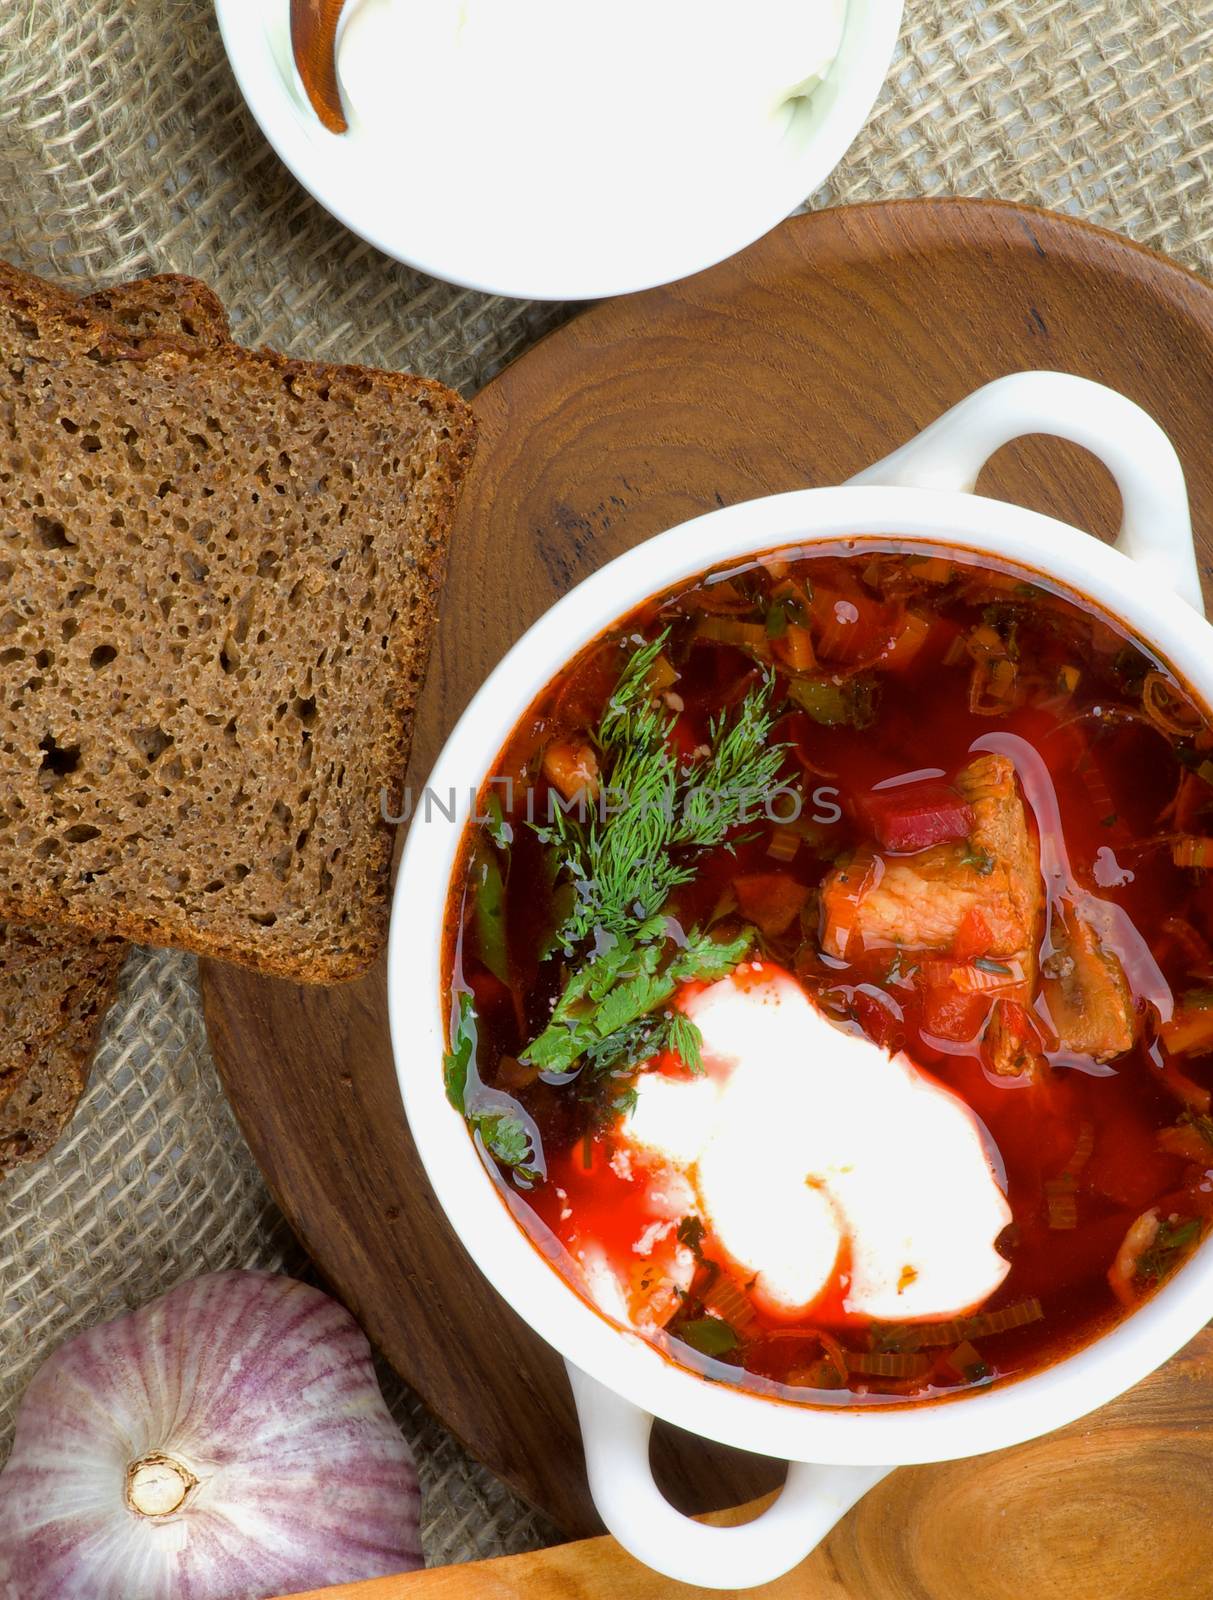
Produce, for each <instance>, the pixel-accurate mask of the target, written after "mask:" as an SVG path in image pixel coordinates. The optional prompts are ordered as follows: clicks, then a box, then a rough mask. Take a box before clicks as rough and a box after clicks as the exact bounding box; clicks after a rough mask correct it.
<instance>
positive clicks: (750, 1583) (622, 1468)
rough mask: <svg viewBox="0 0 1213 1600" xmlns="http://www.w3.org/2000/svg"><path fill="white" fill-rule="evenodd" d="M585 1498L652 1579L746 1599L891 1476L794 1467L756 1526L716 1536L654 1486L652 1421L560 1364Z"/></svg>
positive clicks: (871, 1470)
mask: <svg viewBox="0 0 1213 1600" xmlns="http://www.w3.org/2000/svg"><path fill="white" fill-rule="evenodd" d="M565 1365H566V1366H567V1367H568V1370H569V1381H570V1383H571V1384H572V1386H573V1398H574V1399H575V1400H576V1402H577V1414H578V1416H579V1417H580V1419H581V1432H582V1437H583V1438H584V1440H585V1463H586V1471H587V1473H588V1475H589V1480H590V1493H591V1494H592V1495H593V1497H594V1504H595V1505H596V1506H597V1508H598V1512H599V1515H600V1516H601V1517H602V1520H603V1522H604V1523H606V1526H607V1528H608V1530H609V1531H610V1532H611V1533H612V1534H614V1536H615V1538H616V1539H617V1540H618V1541H619V1543H620V1544H621V1545H622V1546H623V1548H624V1549H625V1550H627V1551H628V1552H629V1553H630V1554H631V1555H634V1556H635V1557H636V1559H637V1560H638V1561H643V1562H644V1564H645V1565H646V1566H648V1567H652V1568H653V1570H654V1571H655V1572H660V1573H662V1574H664V1576H665V1577H667V1578H675V1579H677V1580H679V1581H680V1582H682V1583H693V1584H698V1585H699V1587H700V1588H703V1589H749V1588H753V1587H754V1585H756V1584H760V1583H769V1582H770V1581H771V1579H773V1578H778V1577H779V1576H780V1575H781V1574H783V1573H785V1572H788V1571H789V1570H790V1569H791V1568H792V1567H794V1566H796V1565H797V1564H798V1563H799V1562H801V1561H803V1560H804V1558H805V1556H807V1555H808V1554H809V1552H810V1551H811V1550H813V1549H815V1548H816V1546H817V1545H818V1544H820V1542H821V1541H822V1539H824V1538H825V1536H826V1534H827V1533H829V1531H830V1529H831V1528H832V1527H833V1526H834V1524H835V1523H836V1522H837V1521H838V1520H839V1518H840V1517H842V1516H843V1515H844V1514H845V1513H846V1512H847V1511H849V1510H850V1509H851V1507H852V1506H853V1505H854V1504H855V1502H856V1501H857V1500H858V1499H860V1498H861V1497H862V1496H863V1495H865V1494H866V1493H867V1491H868V1490H869V1489H870V1488H871V1487H872V1486H873V1484H876V1483H879V1482H880V1480H881V1478H883V1477H885V1476H886V1474H887V1473H888V1472H889V1470H890V1469H889V1468H888V1467H828V1466H815V1465H813V1463H811V1462H805V1461H793V1462H791V1463H789V1465H788V1476H787V1482H786V1483H785V1485H784V1487H783V1490H782V1492H781V1493H780V1495H779V1498H778V1499H777V1500H776V1501H775V1503H774V1504H773V1505H772V1506H770V1507H768V1509H767V1510H766V1511H764V1512H763V1513H762V1515H761V1516H759V1517H756V1518H755V1519H754V1521H753V1522H747V1523H743V1524H742V1525H741V1526H739V1527H734V1528H714V1527H709V1526H706V1525H705V1524H703V1523H701V1522H695V1521H693V1520H692V1519H691V1518H690V1517H684V1516H683V1514H682V1513H681V1512H680V1511H676V1510H675V1509H674V1507H673V1506H672V1505H671V1504H670V1503H669V1501H668V1500H666V1499H665V1497H664V1496H663V1495H662V1493H661V1490H660V1489H659V1488H658V1487H657V1485H656V1483H655V1482H654V1481H653V1472H652V1468H651V1467H650V1465H649V1434H650V1432H651V1431H652V1427H653V1418H652V1417H651V1416H650V1415H649V1413H648V1412H647V1411H642V1410H641V1409H640V1408H639V1406H634V1405H633V1404H632V1403H631V1401H630V1400H625V1399H624V1398H623V1397H622V1396H621V1395H618V1394H616V1393H615V1392H614V1390H612V1389H607V1388H605V1387H604V1386H603V1385H602V1384H601V1383H599V1382H598V1381H597V1379H596V1378H591V1377H590V1376H589V1375H588V1374H587V1373H584V1372H582V1371H581V1369H580V1368H579V1367H575V1366H574V1365H573V1364H572V1362H571V1361H570V1362H566V1363H565Z"/></svg>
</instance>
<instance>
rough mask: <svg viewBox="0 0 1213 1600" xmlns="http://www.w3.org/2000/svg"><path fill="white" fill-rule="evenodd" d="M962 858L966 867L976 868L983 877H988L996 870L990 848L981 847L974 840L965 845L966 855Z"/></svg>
mask: <svg viewBox="0 0 1213 1600" xmlns="http://www.w3.org/2000/svg"><path fill="white" fill-rule="evenodd" d="M960 859H961V861H962V862H963V863H964V865H965V866H966V867H972V868H974V870H975V871H977V872H979V873H980V874H981V876H982V877H983V878H988V877H989V876H990V874H991V872H993V870H994V857H993V856H992V855H991V854H990V852H989V851H988V850H982V849H980V848H979V847H978V846H977V845H975V844H973V843H972V841H970V842H969V843H968V844H967V845H966V846H965V852H964V855H962V856H961V858H960Z"/></svg>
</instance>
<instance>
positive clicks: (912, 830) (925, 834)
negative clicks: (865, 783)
mask: <svg viewBox="0 0 1213 1600" xmlns="http://www.w3.org/2000/svg"><path fill="white" fill-rule="evenodd" d="M859 809H860V812H861V813H862V815H863V819H864V821H865V823H866V824H867V826H868V827H869V828H870V829H871V831H872V833H873V834H874V835H875V836H876V842H877V843H878V844H879V845H880V847H881V848H882V849H883V850H893V851H896V852H898V853H899V854H904V853H907V852H910V851H913V850H927V849H929V848H930V846H931V845H934V844H946V843H948V842H949V841H950V840H954V839H966V838H968V836H969V834H970V833H972V831H973V825H974V818H973V808H972V806H968V805H966V804H965V802H964V801H963V800H962V799H961V798H960V796H959V795H958V794H957V793H956V791H955V789H952V788H950V787H949V786H948V785H947V784H943V783H914V784H907V785H906V787H905V788H904V789H876V790H874V791H873V792H872V793H871V794H869V795H866V796H865V797H864V798H863V799H862V800H861V801H860V802H859Z"/></svg>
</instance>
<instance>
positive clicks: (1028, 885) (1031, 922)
mask: <svg viewBox="0 0 1213 1600" xmlns="http://www.w3.org/2000/svg"><path fill="white" fill-rule="evenodd" d="M956 788H957V790H958V791H959V792H960V794H961V796H962V798H963V799H964V801H965V802H966V803H967V804H968V805H969V806H970V807H971V809H972V812H973V817H974V824H973V832H972V834H971V836H970V838H969V839H968V840H967V841H966V842H965V843H957V844H940V845H932V846H931V847H930V848H929V849H927V850H921V851H919V852H918V853H917V854H916V855H912V856H896V857H891V858H890V857H885V856H881V855H878V854H877V853H876V852H875V851H873V850H861V851H860V852H859V853H858V855H857V856H856V857H855V858H854V860H852V861H851V862H850V863H849V864H848V865H847V866H845V867H840V868H836V869H835V871H834V872H832V873H831V874H830V876H829V878H827V879H826V882H825V884H824V885H823V887H822V910H823V917H824V922H823V931H822V947H823V948H824V950H825V951H826V954H827V955H833V956H839V957H842V958H844V959H845V958H847V957H848V955H849V954H853V953H854V949H855V947H856V945H857V946H858V947H859V948H860V949H863V950H870V949H873V948H879V947H881V946H894V945H896V946H902V945H904V946H906V947H908V948H910V949H912V950H941V951H946V950H951V949H952V947H953V944H954V942H955V940H956V937H957V935H958V934H959V933H960V931H961V928H962V927H963V926H964V925H965V924H966V922H968V923H969V924H970V925H971V924H972V921H973V918H974V917H975V916H978V915H979V916H980V917H981V919H982V922H983V923H984V926H985V929H986V930H987V931H988V934H989V940H988V943H987V947H986V948H985V949H984V950H983V951H981V952H980V953H981V954H983V955H986V956H990V957H992V958H993V959H994V960H997V961H1007V962H1018V963H1019V966H1020V969H1021V972H1022V977H1023V980H1024V982H1025V983H1026V985H1027V990H1028V993H1029V994H1030V993H1031V991H1032V988H1033V987H1034V983H1035V975H1036V946H1037V929H1038V925H1039V921H1040V914H1041V909H1042V905H1043V898H1044V895H1043V888H1042V885H1041V878H1040V862H1039V856H1038V853H1037V846H1036V840H1035V838H1034V836H1033V834H1032V831H1031V827H1030V825H1029V822H1028V816H1027V810H1026V808H1025V806H1024V803H1023V799H1022V797H1021V795H1020V793H1019V788H1018V785H1017V783H1016V780H1015V768H1014V767H1013V766H1012V764H1011V762H1010V761H1009V760H1008V759H1007V758H1006V756H1001V755H983V756H979V757H978V758H977V759H976V760H975V761H972V762H970V763H969V765H968V766H967V767H965V768H964V769H963V770H962V771H961V772H960V774H959V776H958V777H957V780H956ZM853 941H854V943H853Z"/></svg>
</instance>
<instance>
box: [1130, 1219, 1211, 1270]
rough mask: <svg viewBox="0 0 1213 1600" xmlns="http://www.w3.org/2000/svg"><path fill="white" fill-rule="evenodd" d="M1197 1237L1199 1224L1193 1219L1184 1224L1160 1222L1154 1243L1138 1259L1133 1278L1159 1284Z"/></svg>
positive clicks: (1173, 1268) (1198, 1235)
mask: <svg viewBox="0 0 1213 1600" xmlns="http://www.w3.org/2000/svg"><path fill="white" fill-rule="evenodd" d="M1199 1237H1200V1223H1199V1222H1198V1221H1197V1220H1196V1218H1195V1217H1189V1218H1188V1219H1187V1220H1186V1221H1184V1222H1167V1221H1164V1222H1160V1223H1159V1225H1158V1232H1157V1233H1156V1234H1155V1236H1154V1243H1153V1244H1152V1245H1151V1246H1150V1248H1149V1249H1148V1250H1143V1251H1142V1253H1141V1255H1140V1257H1139V1258H1138V1262H1137V1271H1136V1273H1135V1274H1134V1276H1135V1277H1137V1278H1140V1279H1142V1280H1143V1282H1146V1283H1158V1282H1160V1281H1161V1280H1162V1279H1163V1278H1165V1277H1166V1276H1167V1275H1168V1273H1170V1272H1173V1271H1174V1270H1175V1268H1176V1267H1177V1266H1178V1265H1179V1262H1180V1259H1181V1257H1182V1256H1184V1255H1185V1254H1186V1253H1187V1251H1188V1250H1189V1249H1190V1248H1191V1247H1192V1245H1194V1244H1195V1243H1196V1241H1197V1239H1198V1238H1199Z"/></svg>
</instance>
